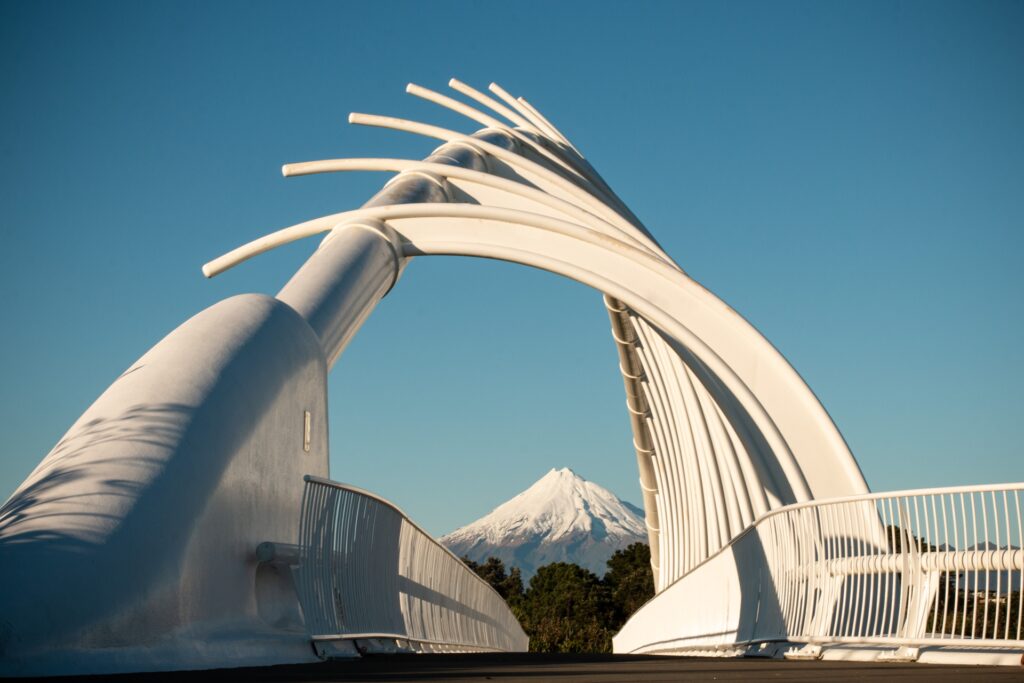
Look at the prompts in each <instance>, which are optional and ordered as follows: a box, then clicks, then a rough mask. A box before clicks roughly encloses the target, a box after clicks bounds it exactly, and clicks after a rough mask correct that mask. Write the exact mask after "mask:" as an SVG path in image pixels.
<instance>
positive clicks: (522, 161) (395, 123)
mask: <svg viewBox="0 0 1024 683" xmlns="http://www.w3.org/2000/svg"><path fill="white" fill-rule="evenodd" d="M348 121H349V123H353V124H356V125H360V126H375V127H378V128H390V129H391V130H399V131H403V132H406V133H414V134H416V135H422V136H424V137H428V138H434V139H436V140H443V141H445V142H464V143H466V144H470V145H473V146H476V147H477V148H479V149H480V150H482V151H484V152H486V153H487V154H490V155H491V156H493V157H495V158H496V159H498V160H500V161H503V162H505V163H506V164H508V165H509V166H511V167H512V168H513V169H515V170H516V171H519V172H522V173H527V174H532V175H534V176H537V177H539V178H541V179H543V180H544V181H546V182H547V183H550V185H551V186H553V187H554V188H557V189H558V190H560V191H561V192H564V193H565V194H568V195H569V196H571V197H573V198H574V199H577V200H579V201H580V202H581V203H582V204H583V205H585V206H587V207H588V208H590V209H592V210H593V211H594V212H595V213H597V214H599V215H602V216H603V217H604V218H605V219H606V220H608V221H610V222H612V223H615V224H617V225H621V226H622V227H623V228H625V229H627V230H628V229H636V230H637V231H638V233H639V234H638V235H637V237H638V239H641V240H642V241H644V242H647V243H648V246H650V247H651V248H654V249H660V247H659V246H658V244H657V243H656V242H655V241H654V240H653V239H652V238H651V237H650V236H649V235H647V234H646V233H645V232H644V231H642V230H639V229H638V228H637V226H636V225H634V224H633V223H632V222H630V220H629V219H628V218H626V217H625V216H623V215H622V214H621V213H619V212H618V211H616V210H615V209H614V208H612V207H611V206H608V204H606V203H605V202H604V200H603V199H602V198H600V197H598V196H596V195H594V194H593V193H591V192H589V191H587V190H586V189H584V188H582V187H580V186H579V185H576V184H575V183H572V182H570V181H569V180H567V179H566V178H564V177H563V176H560V175H559V174H557V173H555V172H553V171H551V170H550V169H547V168H544V167H543V166H541V165H540V164H538V163H537V162H535V161H531V160H529V159H527V158H525V157H523V156H521V155H519V154H516V153H515V152H509V151H508V150H505V149H502V148H501V147H498V146H496V145H492V144H489V143H487V142H485V141H483V140H480V139H479V138H474V137H471V136H469V135H463V134H462V133H458V132H456V131H453V130H448V129H447V128H441V127H439V126H432V125H430V124H427V123H420V122H418V121H410V120H408V119H399V118H395V117H393V116H377V115H376V114H360V113H358V112H352V113H351V114H349V116H348ZM502 132H504V131H502ZM627 226H632V228H628V227H627Z"/></svg>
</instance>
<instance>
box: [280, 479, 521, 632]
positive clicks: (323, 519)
mask: <svg viewBox="0 0 1024 683" xmlns="http://www.w3.org/2000/svg"><path fill="white" fill-rule="evenodd" d="M304 481H305V483H306V491H305V494H304V495H303V507H302V516H301V522H300V543H299V549H300V562H299V566H298V569H297V579H298V582H297V583H298V589H299V594H300V600H301V602H302V606H303V612H304V614H305V616H306V624H307V630H308V631H309V633H310V636H311V638H312V639H313V640H314V642H325V641H337V640H350V641H355V640H359V639H363V640H366V639H371V640H372V639H386V640H395V641H408V643H409V644H412V643H416V644H419V645H427V646H440V647H442V648H447V649H448V650H460V651H465V650H499V651H503V650H525V649H526V647H527V644H528V640H527V638H526V635H525V633H523V631H522V628H521V626H520V625H519V622H518V621H517V620H516V618H515V616H514V615H513V614H512V613H511V611H510V610H509V608H508V606H507V605H506V604H505V601H504V600H503V599H502V598H501V596H500V595H499V594H498V593H497V591H495V590H494V588H493V587H492V586H491V585H490V584H489V583H487V582H486V581H485V580H483V579H482V578H480V577H479V576H478V575H477V574H476V573H475V572H473V571H472V570H471V569H469V567H467V566H466V565H465V564H464V563H463V562H462V561H461V560H460V559H459V558H458V557H457V556H456V555H455V554H454V553H452V552H451V551H450V550H448V549H447V548H445V547H444V546H443V545H441V544H440V543H438V542H437V541H436V540H435V539H434V538H433V536H431V535H430V534H429V533H427V532H426V531H425V530H423V528H422V527H420V526H419V525H418V524H416V523H415V522H413V521H412V520H411V519H410V518H409V517H408V515H406V514H405V513H404V512H403V511H402V510H401V509H400V508H399V507H398V506H397V505H395V504H394V503H392V502H390V501H388V500H386V499H385V498H382V497H381V496H379V495H377V494H374V493H372V492H370V491H366V490H365V489H362V488H359V487H356V486H352V485H349V484H343V483H340V482H335V481H330V480H328V479H323V478H320V477H315V476H311V475H307V476H305V477H304ZM367 634H377V635H376V636H373V638H371V637H370V636H368V635H367ZM414 649H415V648H414Z"/></svg>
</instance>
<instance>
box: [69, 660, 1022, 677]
mask: <svg viewBox="0 0 1024 683" xmlns="http://www.w3.org/2000/svg"><path fill="white" fill-rule="evenodd" d="M204 678H206V679H209V680H215V681H218V680H220V681H257V682H262V681H339V682H340V681H368V682H369V681H387V682H389V683H395V682H401V681H430V682H431V683H434V682H439V681H457V682H459V683H469V682H475V681H500V682H501V683H516V682H519V681H528V682H530V683H537V682H538V681H594V682H595V683H612V682H619V681H623V682H625V681H629V682H633V681H636V682H637V683H643V682H645V681H876V682H880V681H900V682H901V683H902V682H904V681H907V682H909V681H921V682H927V683H942V682H943V681H1024V666H1021V667H1006V666H999V667H994V666H938V665H929V664H876V663H864V662H801V661H792V662H791V661H787V660H778V659H757V658H746V659H719V658H707V659H704V658H690V657H651V656H633V655H559V654H526V653H522V654H469V655H459V654H450V655H374V656H369V657H365V658H362V659H355V660H334V661H329V662H324V663H322V664H305V665H294V666H272V667H261V668H252V669H220V670H217V671H207V672H201V673H200V672H195V671H191V672H176V673H160V674H146V675H145V676H144V677H143V676H102V677H100V676H83V677H75V678H66V679H53V680H68V681H94V680H97V681H98V680H103V681H128V680H143V679H144V680H154V681H168V682H170V681H197V680H203V679H204Z"/></svg>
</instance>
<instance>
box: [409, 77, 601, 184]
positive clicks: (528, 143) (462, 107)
mask: <svg viewBox="0 0 1024 683" xmlns="http://www.w3.org/2000/svg"><path fill="white" fill-rule="evenodd" d="M405 91H406V92H407V93H409V94H410V95H413V96H415V97H419V98H421V99H424V100H427V101H428V102H433V103H434V104H436V105H438V106H441V107H444V108H445V109H448V110H450V111H453V112H455V113H457V114H461V115H462V116H465V117H466V118H468V119H470V120H473V121H476V122H477V123H479V124H481V125H482V126H484V127H485V128H494V129H495V130H501V131H504V132H505V133H508V134H509V135H511V136H512V137H513V138H515V140H516V142H518V143H519V144H521V145H522V146H523V147H526V148H527V149H529V150H531V151H533V152H534V153H536V154H538V155H539V156H541V157H543V158H544V159H546V160H547V161H549V162H551V163H552V164H554V166H555V168H559V169H562V170H564V171H566V172H568V173H569V174H571V176H570V177H574V178H578V179H579V180H580V181H581V182H582V184H583V185H584V186H587V185H590V186H592V187H593V189H595V190H597V191H599V192H602V193H605V190H603V189H602V188H600V187H599V186H597V185H594V184H593V183H591V182H590V179H589V178H588V177H587V176H586V174H584V173H582V172H581V171H580V170H578V169H577V168H576V167H575V165H574V164H572V163H571V162H570V161H569V160H567V159H562V158H559V157H558V156H557V155H555V154H553V153H551V152H549V151H548V150H546V149H545V148H544V147H542V146H541V145H540V144H538V143H537V142H536V141H534V140H531V139H530V138H528V137H527V136H525V135H523V134H522V133H520V132H519V131H518V130H516V129H515V128H509V127H508V126H507V125H505V124H504V123H502V122H501V121H499V120H498V119H496V118H494V117H492V116H488V115H487V114H484V113H483V112H481V111H479V110H477V109H474V108H473V107H470V106H469V105H467V104H465V103H463V102H459V101H458V100H455V99H452V98H451V97H448V96H447V95H442V94H441V93H439V92H435V91H433V90H431V89H429V88H424V87H423V86H421V85H416V84H415V83H410V84H408V85H407V86H405Z"/></svg>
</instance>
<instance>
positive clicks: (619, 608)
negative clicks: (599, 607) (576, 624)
mask: <svg viewBox="0 0 1024 683" xmlns="http://www.w3.org/2000/svg"><path fill="white" fill-rule="evenodd" d="M604 583H605V585H606V586H607V587H608V590H609V591H610V592H611V600H612V603H613V605H614V607H615V609H614V614H613V615H612V621H611V623H609V624H608V627H609V628H610V629H611V630H612V631H613V632H617V631H618V630H619V629H620V628H622V625H623V624H625V623H626V620H627V619H629V617H630V616H632V614H633V612H636V611H637V610H638V609H640V607H641V606H643V604H644V603H645V602H647V601H648V600H650V599H651V598H653V597H654V575H653V574H652V573H651V548H650V546H648V545H647V544H646V543H639V542H638V543H633V544H632V545H630V546H628V547H626V548H624V549H622V550H616V551H615V553H614V554H613V555H612V556H611V557H610V558H609V559H608V571H607V572H605V575H604Z"/></svg>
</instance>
